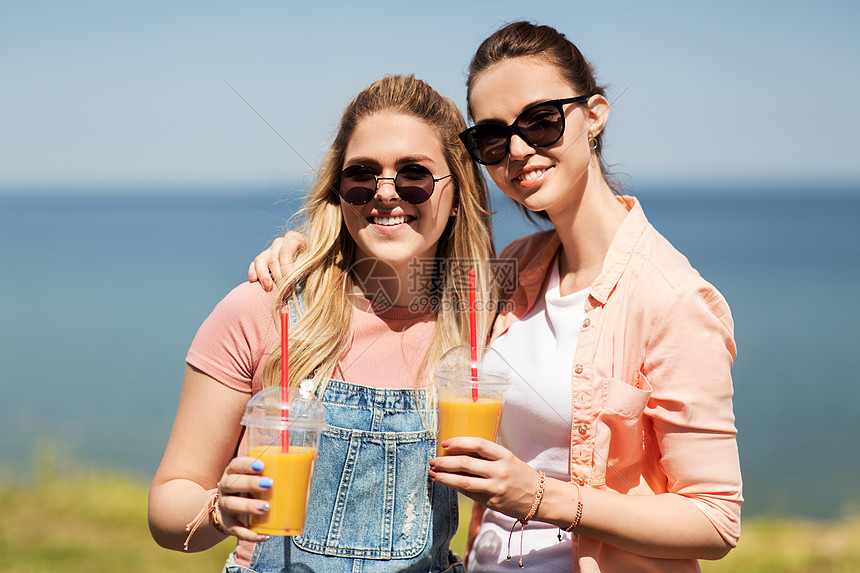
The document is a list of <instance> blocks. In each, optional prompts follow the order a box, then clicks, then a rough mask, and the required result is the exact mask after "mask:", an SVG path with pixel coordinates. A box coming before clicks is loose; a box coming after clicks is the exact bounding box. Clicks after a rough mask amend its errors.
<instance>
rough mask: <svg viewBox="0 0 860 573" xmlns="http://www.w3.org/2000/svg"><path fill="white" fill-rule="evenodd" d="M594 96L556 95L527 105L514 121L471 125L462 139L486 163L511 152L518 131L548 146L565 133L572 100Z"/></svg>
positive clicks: (528, 139) (535, 143) (530, 140)
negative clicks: (565, 120) (566, 119)
mask: <svg viewBox="0 0 860 573" xmlns="http://www.w3.org/2000/svg"><path fill="white" fill-rule="evenodd" d="M590 97H591V96H577V97H569V98H564V99H554V100H552V101H545V102H542V103H538V104H535V105H532V106H529V107H527V108H526V109H524V110H523V112H522V113H521V114H520V115H519V116H517V119H515V120H514V122H513V123H512V124H510V125H504V124H501V123H494V122H487V123H479V124H478V125H475V126H473V127H470V128H469V129H467V130H466V131H464V132H463V133H461V134H460V139H461V140H462V141H463V144H464V145H465V146H466V149H467V150H468V151H469V155H471V156H472V159H474V160H475V161H477V162H478V163H481V164H483V165H495V164H496V163H498V162H500V161H501V160H502V159H504V158H505V156H506V155H507V154H508V151H509V150H510V148H511V136H512V135H513V134H515V133H516V134H517V135H519V136H520V138H522V140H523V141H525V142H526V143H528V144H529V145H531V146H533V147H547V146H548V145H552V144H553V143H555V142H556V141H558V140H559V139H561V136H562V134H563V133H564V109H563V108H562V106H563V105H564V104H568V103H580V102H584V101H587V100H588V98H590Z"/></svg>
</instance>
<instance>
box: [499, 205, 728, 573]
mask: <svg viewBox="0 0 860 573" xmlns="http://www.w3.org/2000/svg"><path fill="white" fill-rule="evenodd" d="M619 200H621V201H622V202H623V203H625V205H627V207H628V209H629V213H628V215H627V217H626V219H625V220H624V222H623V223H622V225H621V227H620V228H619V230H618V232H617V233H616V236H615V238H614V239H613V242H612V244H611V245H610V248H609V251H608V252H607V255H606V258H605V260H604V263H603V268H602V271H601V273H600V275H599V276H598V277H597V279H596V280H595V281H594V283H593V284H592V285H591V287H590V290H589V296H588V298H587V300H586V308H585V310H586V318H585V320H584V321H583V323H582V324H581V325H579V328H580V332H579V340H578V343H577V345H576V349H575V355H574V361H573V364H574V366H573V369H572V372H571V373H570V384H571V389H572V395H573V415H572V419H571V421H570V425H571V434H570V476H571V480H573V481H576V482H577V483H579V484H581V485H584V486H587V487H594V488H600V489H607V490H611V491H615V492H618V493H621V494H626V495H655V494H659V493H665V492H671V493H674V494H678V495H681V496H684V497H686V498H687V499H689V500H690V501H691V502H692V503H694V504H695V505H696V507H698V508H699V509H700V510H701V511H702V512H703V513H704V514H705V515H706V516H707V518H708V519H709V520H710V521H711V523H712V524H713V526H714V528H715V529H716V530H717V531H718V532H719V533H720V535H721V536H722V537H723V538H724V539H725V540H726V541H727V542H728V543H729V544H731V545H732V546H734V545H736V544H737V541H738V537H739V535H740V505H741V501H742V496H741V472H740V463H739V460H738V449H737V442H736V439H735V436H736V433H737V430H736V429H735V425H734V414H733V411H732V393H733V390H732V378H731V373H730V370H731V366H732V362H733V360H734V358H735V356H736V348H735V342H734V339H733V322H732V317H731V313H730V311H729V307H728V305H727V304H726V301H725V299H724V298H723V297H722V295H721V294H720V293H719V292H718V291H717V290H716V289H715V288H714V287H713V286H711V285H710V284H709V283H708V282H706V281H705V280H704V279H703V278H702V277H701V276H700V275H699V273H698V272H697V271H696V270H695V269H694V268H693V267H691V266H690V263H689V262H688V261H687V259H686V258H685V257H684V256H683V255H681V254H680V253H679V252H678V251H677V250H675V248H674V247H672V245H671V244H670V243H669V242H668V241H667V240H666V239H665V238H663V237H662V236H661V235H660V234H659V233H658V232H657V231H656V230H655V229H654V227H653V226H651V224H650V223H649V222H648V220H647V219H646V217H645V214H644V212H643V211H642V207H641V206H640V204H639V203H638V202H637V201H636V200H635V199H633V198H631V197H626V198H619ZM631 205H632V207H631ZM560 248H561V241H560V239H559V237H558V235H557V234H556V233H555V231H547V232H543V233H537V234H534V235H530V236H528V237H525V238H523V239H520V240H518V241H515V242H514V243H512V244H511V245H510V246H508V247H507V248H506V249H505V250H504V251H503V252H502V254H501V258H503V259H505V258H513V259H516V260H517V263H518V269H519V272H518V286H517V289H516V291H515V292H514V294H513V295H512V296H511V298H510V300H509V301H507V304H506V305H503V306H502V310H503V312H502V313H501V314H500V315H499V316H498V318H497V319H496V322H495V325H494V328H493V338H497V337H499V336H502V335H504V333H505V331H507V329H508V328H509V327H510V325H511V324H513V323H514V322H516V321H517V320H519V319H520V318H521V317H523V316H525V315H526V314H527V313H528V311H529V309H530V308H531V307H532V306H533V305H534V304H535V301H536V300H537V299H538V297H539V296H541V294H542V285H543V284H544V279H545V277H546V275H547V273H548V272H550V270H551V269H550V265H551V263H552V261H553V259H554V258H555V256H556V254H557V253H558V251H559V249H560ZM571 352H574V349H571ZM574 539H575V540H574V557H575V560H576V561H577V562H578V565H579V567H580V570H581V571H652V570H653V571H697V570H698V564H697V563H696V561H695V560H664V559H651V558H645V557H641V556H638V555H634V554H631V553H627V552H625V551H622V550H620V549H618V548H615V547H612V546H609V545H606V544H603V543H600V542H597V541H594V540H590V539H587V538H583V537H582V536H577V537H575V538H574Z"/></svg>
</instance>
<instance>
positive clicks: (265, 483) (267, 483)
mask: <svg viewBox="0 0 860 573" xmlns="http://www.w3.org/2000/svg"><path fill="white" fill-rule="evenodd" d="M274 483H275V480H273V479H272V478H260V481H258V482H257V485H258V486H260V487H272V484H274Z"/></svg>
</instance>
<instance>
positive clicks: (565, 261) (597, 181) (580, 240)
mask: <svg viewBox="0 0 860 573" xmlns="http://www.w3.org/2000/svg"><path fill="white" fill-rule="evenodd" d="M597 173H598V174H597V175H596V176H593V177H590V178H589V181H588V183H587V184H586V188H585V190H584V191H583V192H582V194H581V196H580V201H579V202H578V203H577V204H576V206H575V207H574V208H572V209H571V208H568V209H567V210H566V211H565V212H563V213H558V214H552V213H551V214H550V219H551V220H552V222H553V225H555V228H556V231H557V232H558V235H559V238H560V239H561V244H562V252H561V255H560V259H559V278H560V283H561V284H560V285H559V286H560V289H561V294H562V295H566V294H571V293H574V292H577V291H580V290H582V289H584V288H588V287H589V286H591V284H592V283H593V282H594V279H596V278H597V276H598V275H599V274H600V271H601V269H602V268H603V260H604V259H605V258H606V253H607V251H608V250H609V246H610V245H611V244H612V240H613V239H614V238H615V234H616V232H617V231H618V228H619V227H620V226H621V223H622V222H623V221H624V218H625V217H626V216H627V209H626V208H625V207H624V206H623V205H622V204H621V203H619V201H618V199H616V198H615V195H614V194H613V192H612V189H611V188H610V187H609V184H608V183H607V182H606V180H605V179H604V178H603V175H602V174H599V169H597ZM589 175H592V174H591V173H590V174H589Z"/></svg>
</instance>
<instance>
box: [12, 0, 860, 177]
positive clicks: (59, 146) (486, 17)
mask: <svg viewBox="0 0 860 573" xmlns="http://www.w3.org/2000/svg"><path fill="white" fill-rule="evenodd" d="M819 4H820V5H818V6H814V5H813V3H811V2H793V1H788V2H757V3H752V2H750V3H747V2H735V1H724V2H709V3H699V2H695V3H694V2H674V3H661V2H576V1H566V2H556V1H542V2H539V3H538V2H516V3H515V2H508V1H494V2H469V1H459V2H448V1H438V2H434V3H430V2H421V3H412V2H397V3H395V2H379V1H365V2H346V1H341V2H316V3H312V2H287V1H285V0H281V1H277V2H275V1H266V2H257V1H244V2H217V1H216V2H183V1H178V2H164V1H160V0H154V1H150V2H128V3H126V2H115V1H110V2H108V1H92V0H82V1H79V2H60V1H55V2H40V1H30V2H25V1H23V0H20V1H11V0H0V78H2V79H0V82H2V89H0V192H2V190H3V189H7V190H9V189H14V188H20V187H21V186H28V185H47V186H51V187H53V188H58V189H59V188H74V187H78V188H79V187H81V186H84V187H86V186H107V187H109V188H112V189H114V188H121V187H128V186H147V187H151V188H159V187H161V186H163V187H165V188H167V187H175V186H176V185H190V186H199V187H202V188H206V187H211V188H215V187H216V186H218V187H231V188H235V189H239V190H241V189H245V188H252V187H255V186H261V185H285V184H287V183H289V182H294V181H308V180H309V179H310V177H311V175H312V173H313V171H312V167H315V166H316V165H317V163H318V162H319V160H320V158H321V156H322V152H323V150H324V149H325V147H326V145H327V144H328V142H329V141H330V139H331V137H332V135H333V132H334V129H335V127H336V124H337V120H338V118H339V116H340V113H341V111H342V110H343V107H344V106H345V105H346V103H347V102H348V101H349V100H350V99H351V98H352V96H353V95H354V94H355V93H356V92H357V91H359V90H360V89H361V88H363V87H365V86H366V85H367V84H369V83H370V82H372V81H373V80H375V79H376V78H378V77H380V76H382V75H384V74H388V73H415V74H416V75H417V76H418V77H421V78H422V79H425V80H427V81H429V82H430V83H431V84H432V85H433V86H434V87H435V88H436V89H437V90H439V91H440V92H442V93H443V94H445V95H447V96H449V97H451V98H452V99H454V101H456V102H457V103H458V105H460V106H461V108H463V107H464V103H465V88H464V78H465V70H466V66H467V64H468V61H469V58H470V57H471V55H472V53H473V51H474V50H475V48H476V47H477V46H478V44H479V43H480V41H481V40H482V39H483V38H484V37H485V36H486V35H488V34H489V33H491V32H492V31H494V30H495V29H496V28H498V27H499V26H500V25H501V24H502V23H504V22H509V21H513V20H517V19H531V20H535V21H539V22H541V23H546V24H550V25H553V26H555V27H557V28H558V29H560V30H561V31H563V32H565V33H566V34H567V35H568V37H569V38H570V39H572V40H573V41H574V42H575V43H576V44H577V45H578V46H579V47H580V48H581V49H582V51H583V52H584V53H585V54H586V57H588V58H589V59H590V60H591V62H592V63H593V65H594V66H595V68H596V71H597V74H598V79H599V81H601V82H602V83H604V84H608V85H609V87H610V89H609V96H610V100H611V101H613V108H612V112H611V117H610V120H609V127H608V131H607V133H606V141H605V143H606V148H605V152H606V155H607V159H608V160H609V162H610V163H612V164H614V165H615V170H616V171H618V172H621V173H623V174H626V175H627V176H628V178H629V181H631V182H632V183H634V184H640V183H641V184H652V185H653V184H661V183H669V184H674V183H680V184H686V183H696V184H706V185H717V186H719V185H725V186H726V187H731V186H738V185H742V184H744V183H758V182H772V183H785V182H791V183H797V182H803V183H810V184H813V185H814V184H818V183H820V184H832V183H848V184H853V185H855V186H858V187H860V138H858V132H860V112H858V111H857V105H858V103H857V102H858V101H860V74H858V73H857V70H858V69H860V41H858V39H857V34H856V31H855V28H856V24H857V22H860V3H857V2H823V3H819ZM226 82H229V84H231V85H232V86H233V87H234V88H235V89H236V90H237V91H238V92H239V93H241V94H242V96H244V97H245V98H246V99H247V100H248V101H249V102H250V103H251V104H252V105H253V106H254V108H256V110H257V111H258V112H259V113H260V114H261V115H262V116H263V117H265V118H266V120H267V121H269V122H270V123H271V124H272V125H273V126H274V127H275V128H276V129H277V130H278V131H279V132H280V134H281V135H282V136H283V137H284V138H285V139H286V140H287V141H288V142H289V143H290V145H292V147H293V148H294V149H295V151H293V150H292V149H290V147H289V146H287V145H285V144H284V142H283V141H281V140H280V139H279V138H278V136H277V135H275V134H274V133H273V132H272V131H271V130H270V129H269V127H267V126H266V124H265V123H264V122H263V121H261V120H260V119H259V118H258V117H257V116H256V115H255V114H254V112H253V111H251V110H250V109H249V108H248V106H247V105H246V104H245V103H243V102H242V100H241V99H239V97H238V96H237V95H236V94H235V93H234V92H233V91H232V90H231V89H230V87H228V85H227V83H226ZM309 165H310V166H309Z"/></svg>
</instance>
